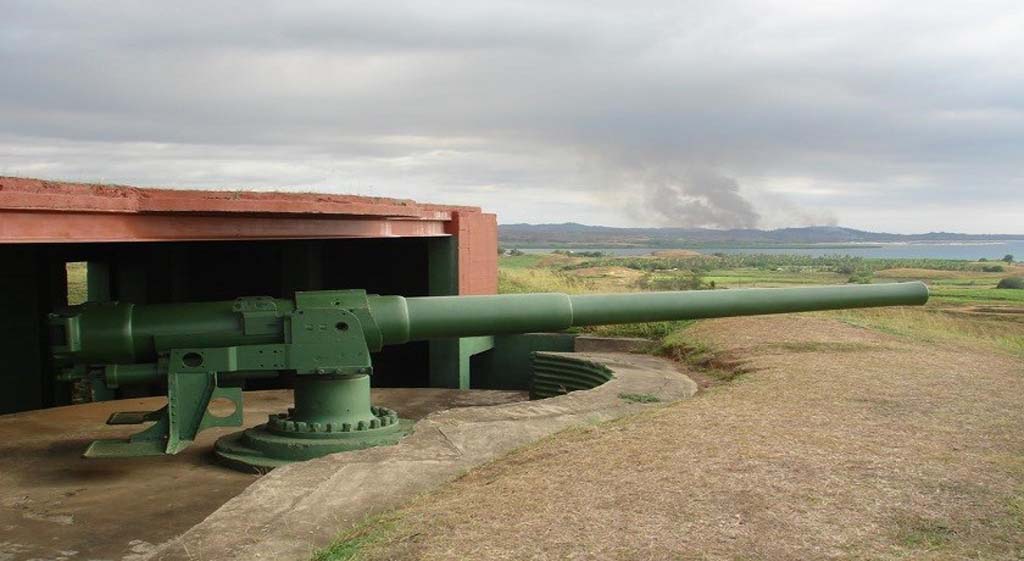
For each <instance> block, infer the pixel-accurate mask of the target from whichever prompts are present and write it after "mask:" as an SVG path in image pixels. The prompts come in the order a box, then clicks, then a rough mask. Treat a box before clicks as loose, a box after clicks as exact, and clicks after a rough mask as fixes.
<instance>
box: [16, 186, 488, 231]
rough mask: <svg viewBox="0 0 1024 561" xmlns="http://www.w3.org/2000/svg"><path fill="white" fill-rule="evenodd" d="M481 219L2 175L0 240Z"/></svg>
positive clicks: (446, 212)
mask: <svg viewBox="0 0 1024 561" xmlns="http://www.w3.org/2000/svg"><path fill="white" fill-rule="evenodd" d="M481 214H482V213H481V212H480V209H479V208H476V207H464V206H445V205H433V204H422V203H417V202H415V201H411V200H408V199H388V198H382V197H360V196H355V195H327V194H320V193H280V192H254V191H195V190H185V189H148V188H147V189H142V188H138V187H128V186H121V185H93V184H85V183H65V182H59V181H45V180H41V179H28V178H17V177H2V176H0V243H41V242H58V243H59V242H99V241H173V240H186V239H191V240H218V239H221V240H222V239H287V238H339V237H405V236H438V235H450V230H451V229H452V227H453V226H452V224H453V221H454V220H455V219H456V218H457V217H458V216H460V215H462V216H470V215H481ZM486 216H490V217H491V218H490V220H491V222H493V221H494V220H493V215H486Z"/></svg>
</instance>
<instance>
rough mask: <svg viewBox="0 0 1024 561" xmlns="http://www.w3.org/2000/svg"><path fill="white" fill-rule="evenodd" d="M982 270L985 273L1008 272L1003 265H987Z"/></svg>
mask: <svg viewBox="0 0 1024 561" xmlns="http://www.w3.org/2000/svg"><path fill="white" fill-rule="evenodd" d="M981 270H982V272H984V273H1002V272H1003V271H1005V270H1006V267H1003V266H1002V265H985V266H984V267H982V268H981Z"/></svg>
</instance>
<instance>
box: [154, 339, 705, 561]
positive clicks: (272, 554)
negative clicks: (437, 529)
mask: <svg viewBox="0 0 1024 561" xmlns="http://www.w3.org/2000/svg"><path fill="white" fill-rule="evenodd" d="M572 356H573V357H578V358H580V359H583V360H589V361H593V362H598V363H602V364H604V365H606V366H607V367H608V368H609V369H610V370H611V371H612V373H613V374H614V378H612V379H611V380H610V381H608V382H607V383H605V384H603V385H601V386H598V387H596V388H594V389H591V390H586V391H577V392H572V393H569V394H566V395H562V396H558V397H553V398H550V399H544V400H539V401H526V402H518V403H510V404H504V405H496V406H488V407H466V408H461V409H453V410H448V411H442V412H439V413H434V414H432V415H430V416H428V417H427V418H425V419H423V420H421V421H419V422H418V423H417V424H416V428H415V432H414V433H413V434H412V435H410V436H409V437H407V438H406V439H404V440H403V441H402V442H401V443H399V444H397V445H395V446H387V447H380V448H371V449H367V450H360V451H357V452H346V453H342V454H335V455H332V456H327V457H324V458H320V459H317V460H312V461H308V462H303V463H298V464H292V465H289V466H285V467H282V468H278V469H276V470H274V471H273V472H271V473H269V474H268V475H266V476H264V477H263V478H262V479H260V480H259V481H257V482H256V483H253V484H252V485H251V486H250V487H248V488H247V489H246V490H245V491H244V492H243V493H242V494H240V495H238V496H237V497H235V498H233V499H231V500H230V501H228V502H227V503H225V504H224V505H223V506H222V507H221V508H219V509H218V510H217V511H215V512H214V513H213V514H211V515H210V516H209V517H207V518H206V520H204V521H203V522H201V523H199V524H197V525H196V526H194V527H193V528H191V529H190V530H188V531H187V532H185V533H184V534H182V535H181V536H179V537H178V538H176V539H174V540H171V541H169V542H167V543H165V544H163V545H161V546H159V547H158V548H156V549H155V550H154V551H153V552H152V554H150V555H148V556H146V557H147V558H150V559H162V560H172V559H173V560H177V559H181V560H186V559H188V560H192V559H218V560H225V561H226V560H231V559H238V560H243V559H244V560H246V561H249V560H252V559H275V560H276V559H297V560H298V559H301V560H305V559H309V557H310V555H311V554H312V552H313V551H315V550H316V549H318V548H320V547H323V546H325V545H327V544H329V543H330V542H331V541H332V539H333V538H334V537H335V536H336V535H337V534H338V533H339V531H341V530H344V529H345V528H347V527H348V526H350V525H352V524H354V523H356V522H358V521H360V520H362V519H363V518H364V517H366V516H368V515H371V514H375V513H378V512H381V511H384V510H387V509H391V508H395V507H397V506H399V505H401V504H402V503H404V502H406V501H408V500H409V499H411V498H412V497H414V496H416V495H418V494H421V493H423V492H426V491H429V490H432V489H434V488H436V487H438V486H440V485H441V484H443V483H445V482H447V481H450V480H452V479H454V478H456V477H458V476H459V475H460V474H462V473H464V472H465V471H466V470H468V469H470V468H473V467H475V466H478V465H481V464H483V463H485V462H488V461H491V460H493V459H495V458H497V457H499V456H501V455H502V454H505V453H507V452H509V451H511V450H513V449H515V448H517V447H520V446H523V445H525V444H528V443H530V442H533V441H536V440H538V439H540V438H543V437H545V436H548V435H551V434H553V433H555V432H558V431H560V430H562V429H565V428H568V427H571V426H574V425H581V424H587V423H593V422H600V421H608V420H611V419H615V418H618V417H622V416H624V415H628V414H631V413H636V412H638V411H641V410H643V409H645V408H647V407H650V406H651V405H650V404H644V403H637V402H635V401H633V400H627V399H623V398H621V397H620V396H621V395H626V394H632V395H645V396H652V397H654V398H657V399H658V400H660V401H662V402H666V401H675V400H678V399H683V398H687V397H690V396H692V395H693V394H694V393H696V391H697V385H696V384H695V383H694V382H693V381H692V380H690V379H689V378H687V377H686V376H685V375H683V374H681V373H680V372H679V370H678V369H677V366H676V365H675V364H674V363H672V362H669V361H667V360H665V359H661V358H656V357H652V356H646V355H636V354H624V353H573V354H572Z"/></svg>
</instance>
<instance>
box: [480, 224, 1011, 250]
mask: <svg viewBox="0 0 1024 561" xmlns="http://www.w3.org/2000/svg"><path fill="white" fill-rule="evenodd" d="M498 237H499V240H500V242H501V244H502V245H504V246H506V247H514V246H518V247H580V248H584V247H591V248H594V247H619V246H622V247H655V248H657V247H715V246H718V247H730V246H745V247H757V246H779V245H821V244H878V243H894V242H918V243H927V242H972V241H973V242H981V241H1001V240H1020V239H1024V234H1021V235H1010V234H957V233H954V232H929V233H927V234H888V233H882V232H865V231H863V230H854V229H853V228H841V227H838V226H809V227H805V228H781V229H778V230H756V229H737V230H712V229H707V228H613V227H610V226H588V225H585V224H576V223H573V222H567V223H564V224H502V225H500V226H498Z"/></svg>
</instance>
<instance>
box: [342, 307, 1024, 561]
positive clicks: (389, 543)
mask: <svg viewBox="0 0 1024 561" xmlns="http://www.w3.org/2000/svg"><path fill="white" fill-rule="evenodd" d="M695 330H696V331H697V333H696V334H697V335H699V336H700V337H701V338H703V339H706V340H709V341H711V342H713V343H714V344H715V345H716V346H717V347H718V348H720V349H726V350H727V351H728V352H729V353H731V354H732V355H733V356H734V357H735V358H739V359H742V360H744V361H745V362H746V366H747V367H749V368H752V369H754V371H753V372H751V373H748V374H745V375H744V376H743V377H741V378H740V379H739V380H737V381H735V382H732V383H730V384H727V385H723V386H719V387H716V388H712V389H711V390H709V391H707V392H704V393H703V394H701V395H698V396H697V397H696V398H694V399H692V400H688V401H685V402H680V403H678V404H674V405H670V406H667V407H665V408H663V409H660V410H656V411H655V412H653V413H651V414H648V415H644V416H642V417H640V418H634V419H632V420H631V421H629V422H621V423H615V424H611V425H603V426H600V427H595V428H590V429H585V430H581V431H576V432H572V433H569V434H562V435H560V436H558V437H556V438H553V439H550V440H548V441H545V442H542V443H540V444H538V445H536V446H533V447H531V448H529V449H527V450H523V451H521V452H518V453H515V454H513V455H511V456H510V457H508V458H506V459H504V460H501V461H499V462H496V463H494V464H492V465H490V466H487V467H485V468H483V469H479V470H475V471H473V472H471V473H469V474H468V475H467V476H465V477H464V478H462V479H460V480H459V481H457V482H456V483H454V484H452V485H450V486H448V487H446V488H445V489H443V490H441V491H439V492H437V493H434V494H431V495H429V496H426V497H423V498H422V499H421V500H418V501H416V502H414V503H413V504H412V505H410V506H408V507H407V508H405V509H403V510H400V511H398V512H397V513H395V514H394V515H389V516H387V517H386V518H385V519H384V521H383V522H380V523H378V524H377V525H376V526H375V528H378V529H375V530H374V532H375V533H376V535H375V539H378V541H376V542H375V543H374V542H373V540H369V541H370V542H371V543H369V544H367V545H364V547H363V548H362V550H361V557H360V558H362V557H366V558H372V559H487V560H493V559H516V560H522V559H623V560H626V559H628V560H641V559H701V560H718V559H729V560H740V559H772V560H789V559H792V560H798V559H799V560H810V559H915V560H916V559H1021V558H1024V430H1021V429H1022V427H1024V407H1022V406H1021V399H1022V397H1024V364H1022V363H1021V361H1020V360H1019V359H1015V358H1013V357H1010V356H1003V355H1000V354H994V353H991V352H987V351H974V350H971V349H967V348H959V347H945V348H936V346H934V345H928V344H924V343H916V342H914V341H910V340H907V339H900V338H896V337H893V336H889V335H884V334H880V333H877V332H873V331H869V330H865V329H860V328H856V327H851V326H848V325H845V324H843V323H840V322H838V321H835V320H832V319H828V318H820V317H808V316H803V317H771V318H738V319H728V320H716V321H710V322H704V323H702V324H701V325H699V326H697V327H696V328H695ZM379 528H389V530H387V531H384V532H381V531H380V530H379ZM381 536H383V537H381Z"/></svg>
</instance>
